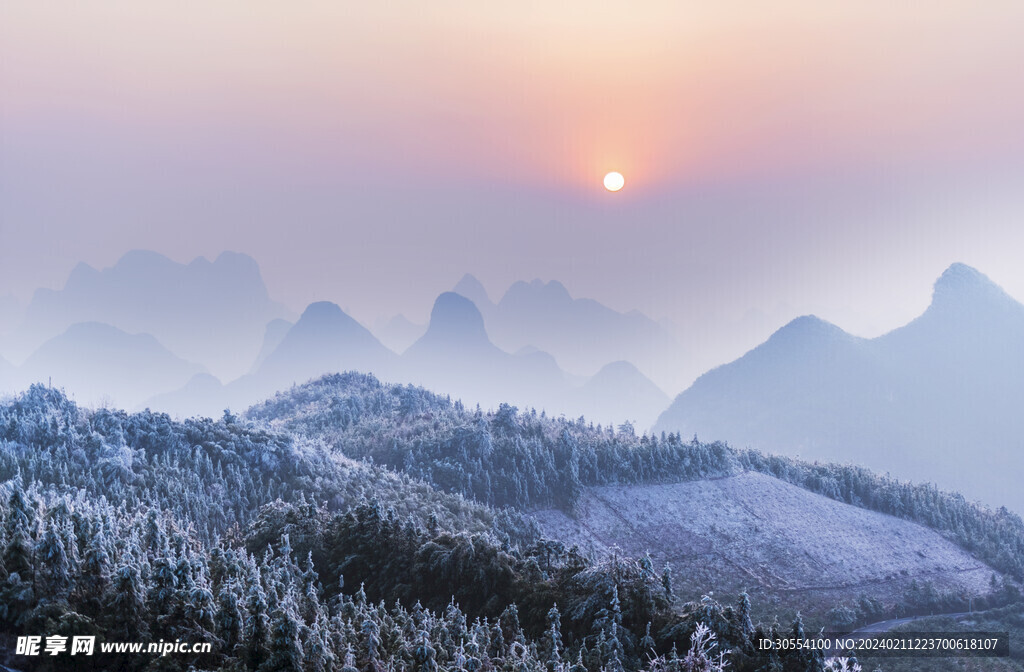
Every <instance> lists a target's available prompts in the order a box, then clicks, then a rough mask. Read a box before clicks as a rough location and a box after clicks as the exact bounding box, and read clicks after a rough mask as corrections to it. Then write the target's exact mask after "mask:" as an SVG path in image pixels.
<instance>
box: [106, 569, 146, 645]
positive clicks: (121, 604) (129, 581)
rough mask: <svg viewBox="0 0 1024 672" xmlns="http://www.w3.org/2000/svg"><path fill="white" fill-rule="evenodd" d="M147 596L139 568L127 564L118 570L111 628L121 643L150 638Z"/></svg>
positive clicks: (114, 636) (111, 603)
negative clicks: (147, 624)
mask: <svg viewBox="0 0 1024 672" xmlns="http://www.w3.org/2000/svg"><path fill="white" fill-rule="evenodd" d="M146 611H147V610H146V595H145V590H144V589H143V586H142V578H141V577H140V576H139V570H138V568H137V567H136V566H135V565H133V564H127V565H125V566H123V567H121V568H120V569H118V570H117V572H116V574H115V578H114V588H113V597H112V599H111V601H110V609H109V612H108V613H109V614H110V628H111V634H112V635H113V637H111V639H119V640H121V641H131V640H142V639H145V638H147V637H148V636H149V632H148V628H147V626H146V623H147V622H148V618H147V616H148V615H147V613H146Z"/></svg>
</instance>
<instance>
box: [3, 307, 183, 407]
mask: <svg viewBox="0 0 1024 672" xmlns="http://www.w3.org/2000/svg"><path fill="white" fill-rule="evenodd" d="M201 372H203V367H202V366H200V365H198V364H193V363H191V362H187V361H185V360H183V359H181V358H179V357H177V356H176V355H174V354H173V353H172V352H170V351H169V350H168V349H167V348H165V347H164V346H163V345H161V344H160V343H159V342H158V341H157V340H156V339H155V338H153V336H151V335H149V334H128V333H125V332H124V331H121V330H120V329H117V328H116V327H112V326H110V325H108V324H101V323H99V322H84V323H80V324H74V325H72V326H71V327H69V328H68V329H67V330H66V331H65V332H64V333H63V334H60V335H59V336H56V337H54V338H52V339H50V340H49V341H47V342H46V343H44V344H43V345H42V346H41V347H40V348H39V349H38V350H37V351H36V352H34V353H33V354H32V355H31V356H30V357H29V358H28V359H27V360H26V361H25V363H24V364H23V365H22V366H20V367H18V370H17V371H16V373H15V374H14V375H15V378H16V380H17V381H18V386H19V387H21V388H25V387H28V386H29V385H30V384H32V383H47V384H49V383H51V382H52V385H53V386H54V387H62V388H64V389H66V390H67V392H68V393H69V394H72V395H74V397H75V399H76V400H77V401H79V402H80V403H83V404H86V405H91V406H95V405H98V404H114V405H116V406H118V407H121V408H134V407H136V406H138V405H139V404H141V403H142V402H143V401H145V400H146V399H148V398H150V397H151V396H153V395H154V394H157V393H159V392H163V391H165V390H169V389H174V388H177V387H180V386H181V385H183V384H184V383H186V382H187V381H188V380H189V379H190V378H192V377H193V376H194V375H196V374H197V373H201Z"/></svg>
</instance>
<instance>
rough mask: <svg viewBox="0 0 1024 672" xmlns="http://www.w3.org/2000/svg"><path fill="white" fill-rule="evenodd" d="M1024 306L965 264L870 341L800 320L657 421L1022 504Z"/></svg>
mask: <svg viewBox="0 0 1024 672" xmlns="http://www.w3.org/2000/svg"><path fill="white" fill-rule="evenodd" d="M1022 399H1024V306H1022V305H1021V304H1020V303H1018V302H1017V301H1015V300H1014V299H1013V298H1011V297H1010V296H1009V295H1007V294H1006V293H1005V292H1004V291H1003V290H1002V289H1001V288H1000V287H998V286H997V285H996V284H994V283H993V282H992V281H991V280H989V279H988V278H987V277H986V276H984V275H983V274H981V273H979V272H978V271H976V270H975V269H973V268H970V267H968V266H965V265H963V264H954V265H952V266H950V267H949V268H948V269H947V270H946V271H945V272H944V273H943V274H942V276H941V277H940V278H939V279H938V280H937V281H936V283H935V286H934V291H933V295H932V301H931V304H930V305H929V307H928V308H927V309H926V310H925V311H924V313H923V314H922V315H921V316H919V317H918V318H916V319H915V320H913V321H912V322H910V323H909V324H907V325H906V326H903V327H900V328H898V329H896V330H893V331H891V332H889V333H887V334H885V335H883V336H879V337H877V338H874V339H861V338H857V337H854V336H851V335H849V334H847V333H845V332H844V331H842V330H841V329H839V328H838V327H836V326H835V325H832V324H829V323H827V322H824V321H822V320H819V319H817V318H815V317H802V318H798V319H796V320H794V321H792V322H790V323H789V324H788V325H786V326H785V327H783V328H782V329H780V330H779V331H777V332H776V333H775V334H773V335H772V337H771V338H769V339H768V340H767V341H766V342H765V343H763V344H761V345H760V346H758V347H756V348H754V349H753V350H751V351H750V352H748V353H747V354H746V355H744V356H743V357H741V358H739V359H738V360H736V361H734V362H732V363H730V364H726V365H724V366H721V367H718V368H716V369H714V370H712V371H709V372H708V373H706V374H704V375H703V376H701V377H700V378H699V379H698V380H697V381H696V382H695V383H694V384H693V385H692V386H691V387H690V388H689V389H687V390H685V391H684V392H683V393H682V394H680V395H679V396H678V397H677V398H676V399H675V400H674V401H673V403H672V405H671V406H670V407H669V409H668V410H666V411H665V413H663V414H662V416H661V417H660V418H659V420H658V423H657V426H656V429H659V430H667V431H680V432H682V433H683V435H684V436H689V435H691V434H697V435H698V436H700V437H701V438H705V439H725V440H728V441H730V442H732V443H734V444H739V445H744V446H746V445H749V446H752V447H756V448H759V449H762V450H767V451H772V452H780V453H787V454H799V455H800V456H802V457H804V458H810V459H828V460H835V461H842V462H847V461H850V462H855V463H859V464H863V465H865V466H868V467H871V468H874V469H877V470H889V471H891V472H892V473H893V475H895V476H898V477H901V478H908V479H913V480H917V481H921V480H928V481H934V482H936V483H937V484H938V485H940V486H941V487H945V488H952V489H957V490H960V491H962V492H963V493H964V494H965V495H967V496H968V497H973V498H980V499H982V500H983V501H985V502H986V503H989V504H992V505H1007V506H1011V507H1012V508H1014V509H1016V510H1017V511H1024V491H1022V490H1021V489H1020V487H1019V483H1018V482H1017V479H1018V476H1019V474H1020V473H1022V471H1021V470H1022V468H1024V438H1022V437H1024V413H1021V412H1020V401H1021V400H1022Z"/></svg>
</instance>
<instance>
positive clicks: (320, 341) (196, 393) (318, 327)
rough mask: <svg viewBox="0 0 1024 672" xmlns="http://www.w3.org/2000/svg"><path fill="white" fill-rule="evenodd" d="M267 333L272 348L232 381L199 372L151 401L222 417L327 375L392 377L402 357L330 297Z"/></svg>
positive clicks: (273, 324) (156, 405)
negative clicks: (356, 373) (360, 373)
mask: <svg viewBox="0 0 1024 672" xmlns="http://www.w3.org/2000/svg"><path fill="white" fill-rule="evenodd" d="M282 330H283V333H281V332H282ZM266 331H267V335H266V339H265V345H264V348H265V349H270V351H269V353H268V354H265V355H262V361H259V360H257V363H256V364H255V365H254V367H253V369H254V370H253V371H252V372H251V373H248V374H246V375H244V376H241V377H240V378H237V379H235V380H233V381H231V382H229V383H226V384H222V382H221V381H220V380H218V379H216V378H214V377H212V376H196V377H195V378H193V379H192V380H190V381H188V384H187V385H185V386H183V387H182V386H178V387H177V388H167V389H165V390H161V392H162V394H158V395H155V396H153V397H152V398H151V399H149V401H148V402H147V405H148V406H150V407H151V408H154V409H159V410H162V411H165V412H167V413H172V414H175V415H178V416H182V417H185V416H189V415H205V416H210V417H217V416H218V415H219V414H220V412H221V411H223V410H224V409H225V408H233V409H240V408H245V407H247V406H249V405H251V404H254V403H256V402H257V401H260V400H261V399H265V398H267V397H269V396H272V395H273V394H274V393H275V392H278V391H280V390H287V389H288V388H290V387H291V386H292V385H295V384H300V383H304V382H306V381H307V380H309V379H311V378H316V377H318V376H321V375H324V374H327V373H337V372H340V371H365V372H369V373H373V374H374V375H378V376H381V377H384V378H389V377H390V376H392V375H394V373H395V371H396V368H397V365H398V355H396V354H395V353H393V352H391V351H390V350H388V349H387V348H385V347H384V346H383V345H382V344H381V343H380V341H378V340H377V339H376V338H375V337H374V336H373V334H371V333H370V332H369V331H368V330H367V329H366V327H364V326H363V325H361V324H359V322H357V321H356V320H354V319H353V318H352V317H350V316H349V315H348V314H346V313H345V312H344V311H343V310H342V309H341V308H340V307H338V305H337V304H334V303H331V302H329V301H319V302H316V303H311V304H310V305H309V306H308V307H307V308H306V310H305V311H303V313H302V316H301V317H299V319H298V321H297V322H296V323H295V324H294V325H291V324H289V323H288V322H286V321H283V320H278V321H275V322H271V323H270V324H268V325H267V330H266ZM275 340H276V341H278V342H277V343H276V345H274V344H273V342H274V341H275ZM271 345H273V348H272V349H271Z"/></svg>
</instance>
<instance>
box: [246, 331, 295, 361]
mask: <svg viewBox="0 0 1024 672" xmlns="http://www.w3.org/2000/svg"><path fill="white" fill-rule="evenodd" d="M293 326H294V323H292V322H289V321H288V320H283V319H281V318H277V319H275V320H271V321H270V322H267V327H266V329H265V330H264V332H263V346H262V347H261V348H260V352H259V354H258V355H256V361H255V362H253V365H252V368H251V369H250V373H252V372H255V371H256V370H258V369H259V368H260V367H261V366H262V365H263V362H265V361H266V360H267V357H269V356H270V353H272V352H273V351H274V350H276V349H277V346H279V345H281V341H283V340H284V337H285V336H286V335H287V334H288V330H289V329H291V328H292V327H293Z"/></svg>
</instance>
